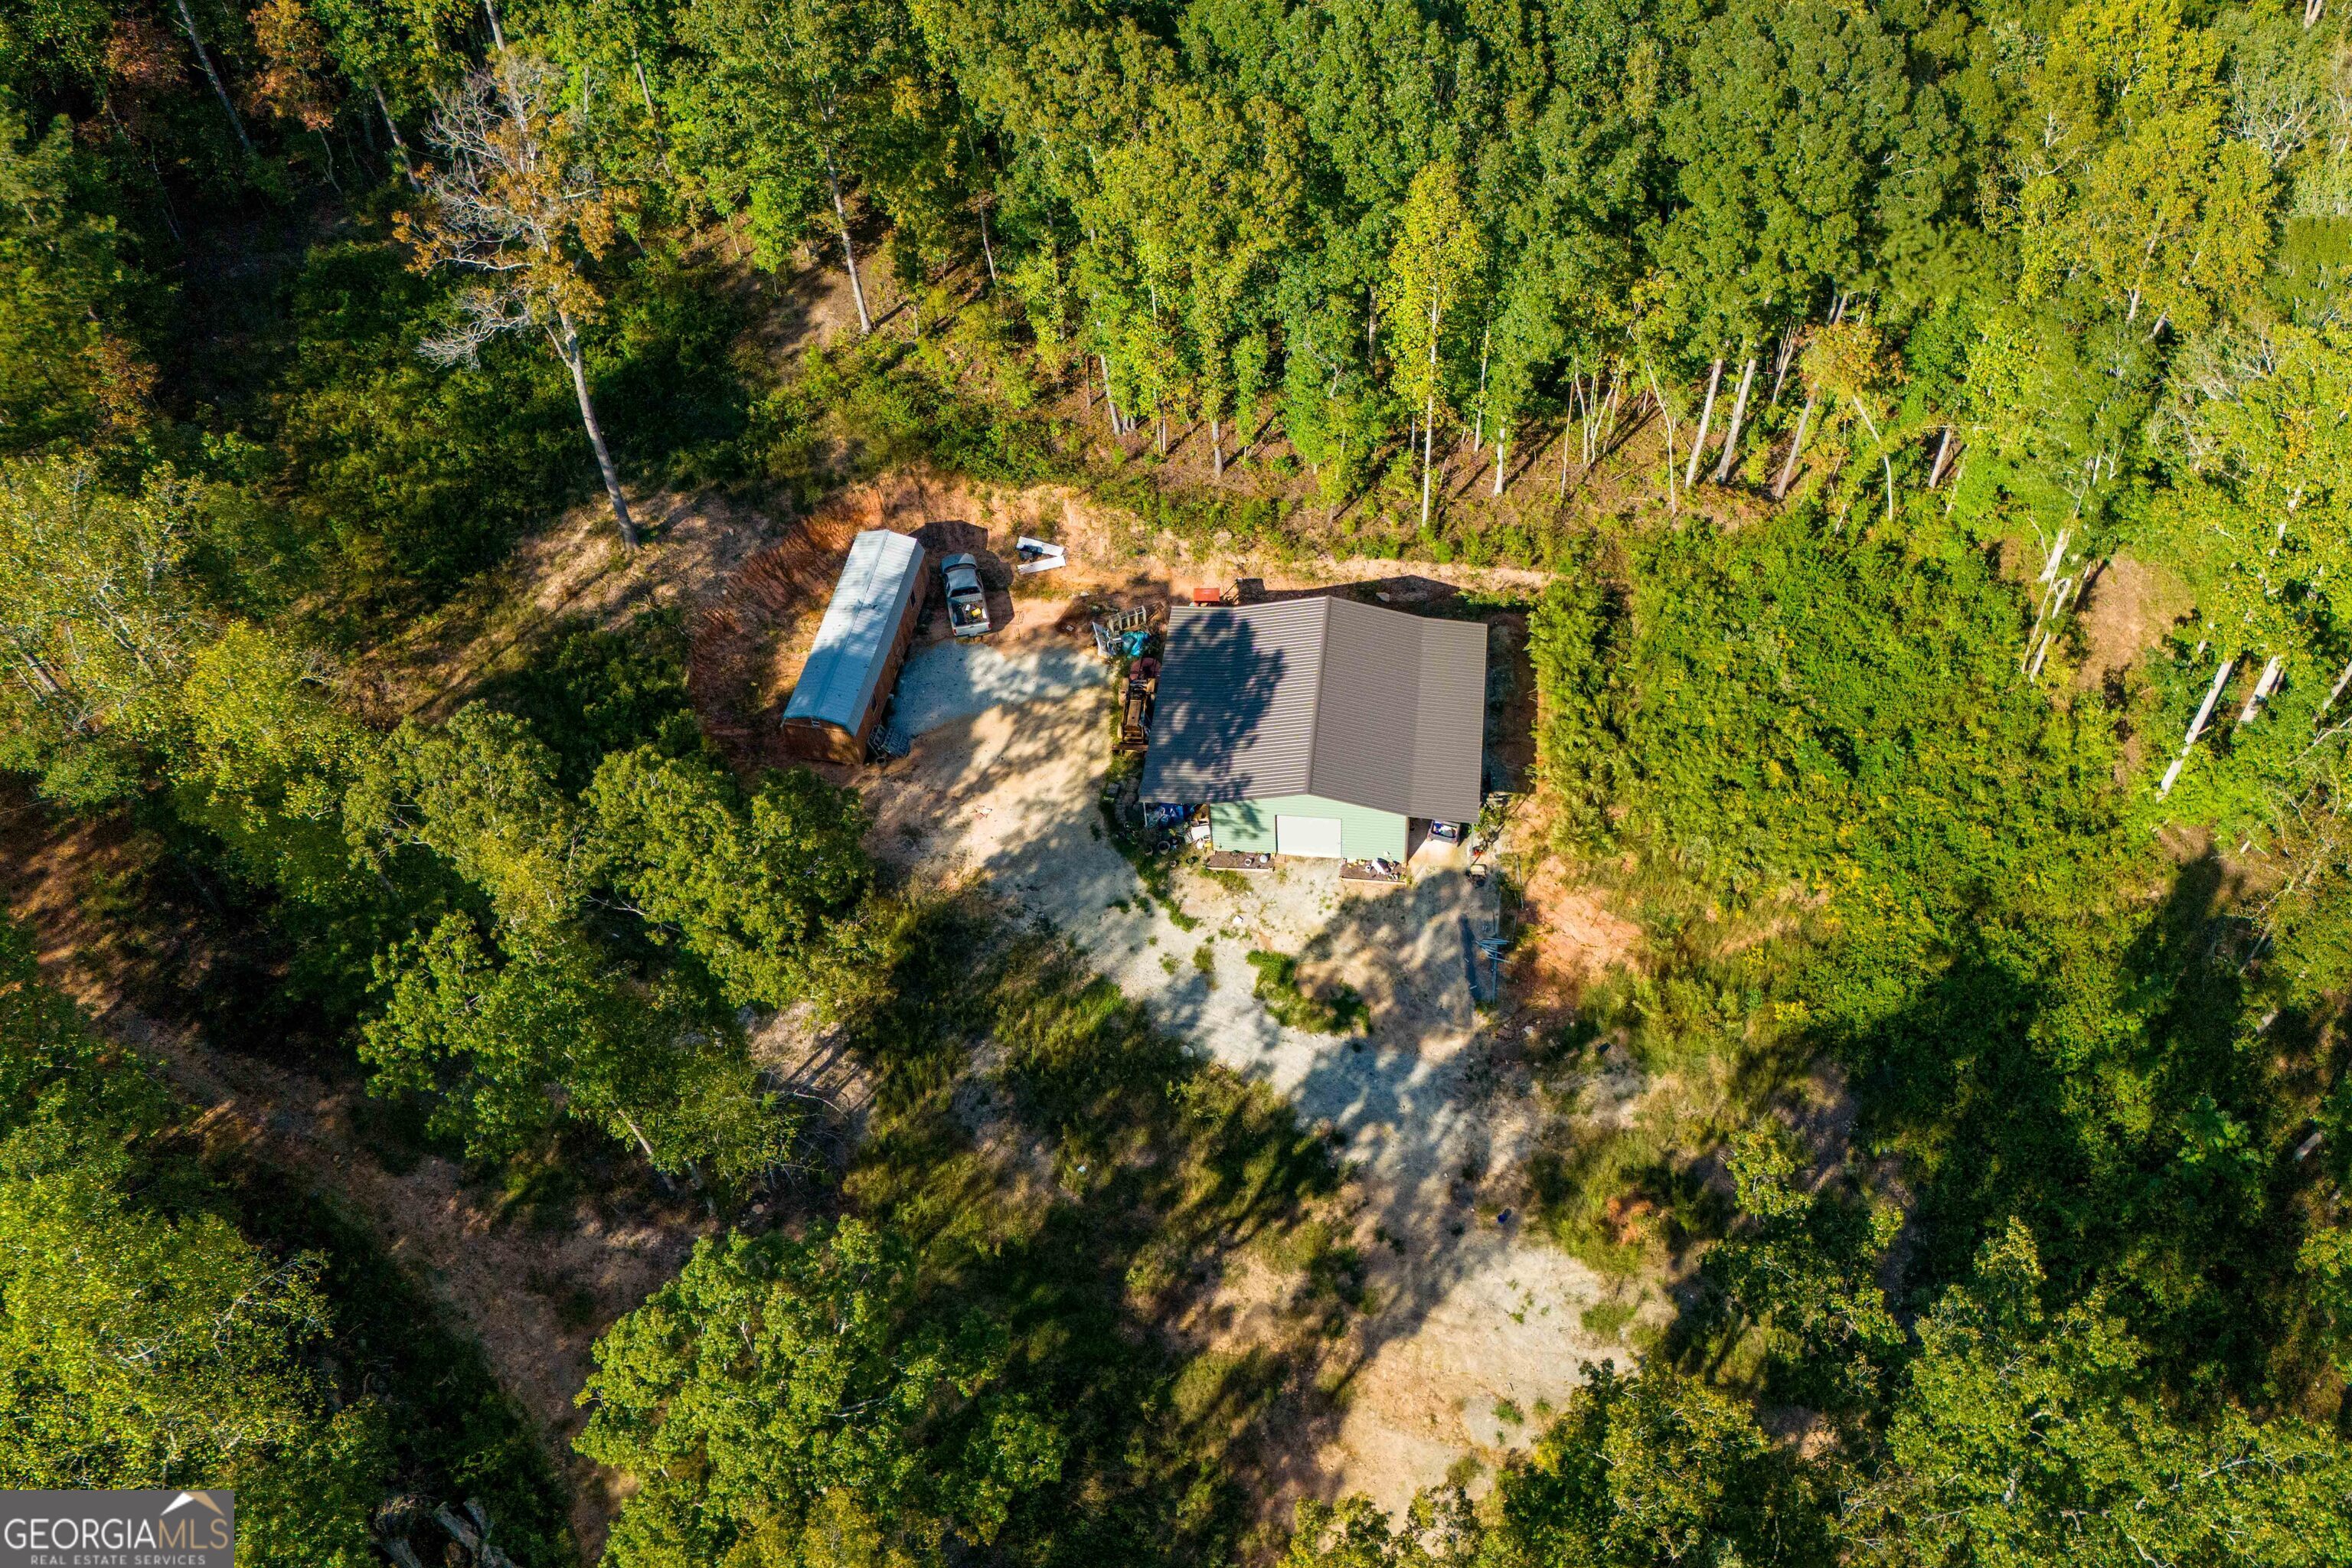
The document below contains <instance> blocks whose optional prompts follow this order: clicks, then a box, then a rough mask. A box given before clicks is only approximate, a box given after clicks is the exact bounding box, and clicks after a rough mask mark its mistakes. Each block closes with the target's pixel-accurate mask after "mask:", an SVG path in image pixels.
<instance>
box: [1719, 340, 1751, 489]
mask: <svg viewBox="0 0 2352 1568" xmlns="http://www.w3.org/2000/svg"><path fill="white" fill-rule="evenodd" d="M1755 379H1756V356H1755V355H1754V354H1749V355H1748V363H1747V365H1746V367H1745V368H1743V369H1742V370H1741V371H1740V373H1739V395H1738V396H1737V397H1735V398H1733V399H1732V400H1731V428H1730V429H1728V430H1726V431H1725V432H1724V433H1723V456H1721V457H1719V458H1717V459H1716V460H1715V482H1716V483H1717V484H1721V483H1723V481H1724V480H1725V479H1727V478H1729V477H1730V475H1731V459H1732V458H1733V457H1734V456H1735V455H1736V454H1737V453H1738V449H1739V426H1740V425H1741V424H1742V423H1743V422H1744V421H1745V420H1746V419H1747V417H1748V385H1749V384H1751V383H1752V382H1754V381H1755Z"/></svg>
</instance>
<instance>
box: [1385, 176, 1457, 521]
mask: <svg viewBox="0 0 2352 1568" xmlns="http://www.w3.org/2000/svg"><path fill="white" fill-rule="evenodd" d="M1397 230H1398V233H1397V242H1396V247H1395V248H1394V249H1392V250H1391V251H1390V252H1389V271H1388V279H1387V283H1386V285H1385V287H1384V288H1383V289H1381V318H1382V319H1383V320H1384V321H1386V322H1387V324H1388V333H1389V353H1390V357H1391V360H1392V361H1393V363H1394V365H1395V371H1394V375H1395V384H1396V390H1397V395H1399V396H1400V397H1402V399H1403V400H1404V402H1405V403H1406V405H1408V406H1412V407H1417V408H1419V409H1420V410H1421V438H1422V440H1421V526H1422V528H1423V531H1426V530H1427V529H1428V527H1429V513H1430V474H1431V470H1432V468H1433V465H1434V462H1435V458H1436V451H1437V404H1438V398H1439V395H1441V394H1442V393H1443V392H1444V363H1443V355H1444V348H1445V328H1446V324H1447V318H1448V315H1449V313H1450V312H1451V311H1452V310H1453V309H1454V306H1455V305H1457V304H1459V303H1460V302H1461V300H1462V297H1463V293H1464V291H1465V289H1467V288H1468V287H1469V286H1470V284H1471V282H1472V281H1473V279H1475V277H1476V275H1477V271H1478V264H1479V258H1480V256H1481V252H1482V247H1481V242H1480V239H1479V236H1478V231H1477V229H1476V228H1475V226H1473V225H1472V223H1471V218H1470V213H1469V209H1468V208H1466V207H1465V206H1464V205H1463V203H1462V190H1461V174H1460V172H1459V171H1458V170H1456V169H1455V168H1454V165H1453V164H1452V163H1445V162H1442V161H1441V162H1439V163H1432V164H1430V165H1429V167H1427V168H1426V169H1423V171H1422V172H1421V173H1420V174H1416V175H1414V176H1413V180H1412V191H1411V192H1410V193H1409V194H1408V195H1406V197H1405V203H1404V207H1403V209H1402V212H1401V213H1400V214H1399V215H1398V220H1397Z"/></svg>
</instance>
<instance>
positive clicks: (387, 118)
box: [368, 81, 417, 191]
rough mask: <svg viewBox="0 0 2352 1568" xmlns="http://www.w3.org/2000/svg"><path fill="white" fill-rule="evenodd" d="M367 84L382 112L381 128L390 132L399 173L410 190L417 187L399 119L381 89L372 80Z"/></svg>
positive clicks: (414, 172)
mask: <svg viewBox="0 0 2352 1568" xmlns="http://www.w3.org/2000/svg"><path fill="white" fill-rule="evenodd" d="M368 86H369V88H370V89H372V90H373V92H374V93H375V106H376V108H377V109H379V110H382V111H383V128H384V129H385V130H386V131H389V132H392V152H393V155H394V157H396V158H398V159H399V160H400V173H401V175H402V177H403V178H404V179H406V180H407V182H408V188H409V189H410V190H412V191H413V190H415V189H416V188H417V185H416V169H415V165H414V164H412V163H409V161H408V143H407V142H406V141H404V139H403V138H402V136H401V134H400V121H397V120H394V118H393V117H392V105H391V104H390V103H388V102H386V101H385V100H384V96H383V88H382V87H381V86H380V85H378V84H377V83H375V82H373V81H371V82H370V83H368Z"/></svg>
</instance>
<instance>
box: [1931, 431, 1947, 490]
mask: <svg viewBox="0 0 2352 1568" xmlns="http://www.w3.org/2000/svg"><path fill="white" fill-rule="evenodd" d="M1951 455H1952V427H1951V426H1948V425H1947V426H1944V438H1943V439H1942V440H1940V441H1938V442H1937V443H1936V460H1935V461H1934V462H1933V463H1931V464H1929V465H1928V467H1927V488H1928V489H1931V490H1932V489H1935V488H1936V487H1937V485H1939V484H1941V483H1942V482H1943V479H1944V463H1945V460H1946V459H1947V458H1949V457H1951Z"/></svg>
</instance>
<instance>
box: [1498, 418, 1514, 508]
mask: <svg viewBox="0 0 2352 1568" xmlns="http://www.w3.org/2000/svg"><path fill="white" fill-rule="evenodd" d="M1510 445H1511V428H1510V426H1507V425H1497V426H1495V493H1496V495H1501V494H1502V493H1503V454H1504V453H1505V452H1506V451H1507V450H1509V449H1510Z"/></svg>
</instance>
